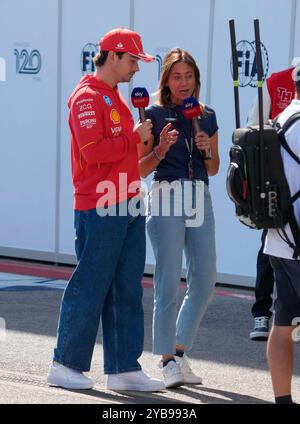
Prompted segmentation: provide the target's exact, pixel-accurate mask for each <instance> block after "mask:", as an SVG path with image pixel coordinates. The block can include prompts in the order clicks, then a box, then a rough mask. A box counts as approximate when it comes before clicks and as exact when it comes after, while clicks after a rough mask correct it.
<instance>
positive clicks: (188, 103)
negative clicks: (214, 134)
mask: <svg viewBox="0 0 300 424" xmlns="http://www.w3.org/2000/svg"><path fill="white" fill-rule="evenodd" d="M182 113H183V115H184V117H185V118H186V119H191V120H192V123H193V128H194V136H195V143H196V146H197V148H198V149H199V150H200V152H201V155H202V159H203V160H210V159H211V158H212V155H211V147H210V144H209V136H208V135H207V134H206V133H205V132H204V131H202V130H201V127H200V123H199V120H201V118H202V117H203V110H202V109H201V107H200V104H199V102H198V101H197V99H196V98H195V97H188V98H187V99H185V100H184V101H183V103H182Z"/></svg>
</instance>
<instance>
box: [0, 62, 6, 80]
mask: <svg viewBox="0 0 300 424" xmlns="http://www.w3.org/2000/svg"><path fill="white" fill-rule="evenodd" d="M0 81H3V82H5V81H6V62H5V59H4V57H0Z"/></svg>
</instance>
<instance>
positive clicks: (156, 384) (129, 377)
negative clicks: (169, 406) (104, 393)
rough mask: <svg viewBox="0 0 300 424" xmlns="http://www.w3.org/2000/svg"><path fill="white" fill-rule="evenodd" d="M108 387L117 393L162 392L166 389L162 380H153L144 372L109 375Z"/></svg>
mask: <svg viewBox="0 0 300 424" xmlns="http://www.w3.org/2000/svg"><path fill="white" fill-rule="evenodd" d="M106 387H107V388H108V389H109V390H115V391H122V390H128V391H137V392H160V391H161V390H164V389H165V385H164V383H163V382H162V381H161V380H157V379H156V378H151V377H149V376H148V375H147V374H146V373H144V372H143V371H131V372H122V373H119V374H109V375H108V376H107V386H106Z"/></svg>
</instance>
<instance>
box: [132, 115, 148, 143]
mask: <svg viewBox="0 0 300 424" xmlns="http://www.w3.org/2000/svg"><path fill="white" fill-rule="evenodd" d="M152 126H153V125H152V122H151V119H146V121H144V122H140V121H139V122H137V123H136V124H135V126H134V129H133V131H134V132H137V133H138V134H139V136H140V139H141V142H143V143H144V142H145V141H148V140H149V138H150V137H151V135H152V132H151V130H152Z"/></svg>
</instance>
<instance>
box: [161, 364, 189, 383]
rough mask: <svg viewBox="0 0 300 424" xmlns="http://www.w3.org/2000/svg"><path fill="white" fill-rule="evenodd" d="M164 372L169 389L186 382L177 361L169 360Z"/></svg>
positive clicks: (163, 368) (163, 369)
mask: <svg viewBox="0 0 300 424" xmlns="http://www.w3.org/2000/svg"><path fill="white" fill-rule="evenodd" d="M161 366H162V365H161ZM162 372H163V376H164V382H165V386H166V388H167V389H168V388H170V387H180V386H182V385H183V384H184V379H183V374H182V372H181V370H180V367H179V365H178V364H177V362H175V361H170V362H168V364H167V365H166V366H165V367H162Z"/></svg>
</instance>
